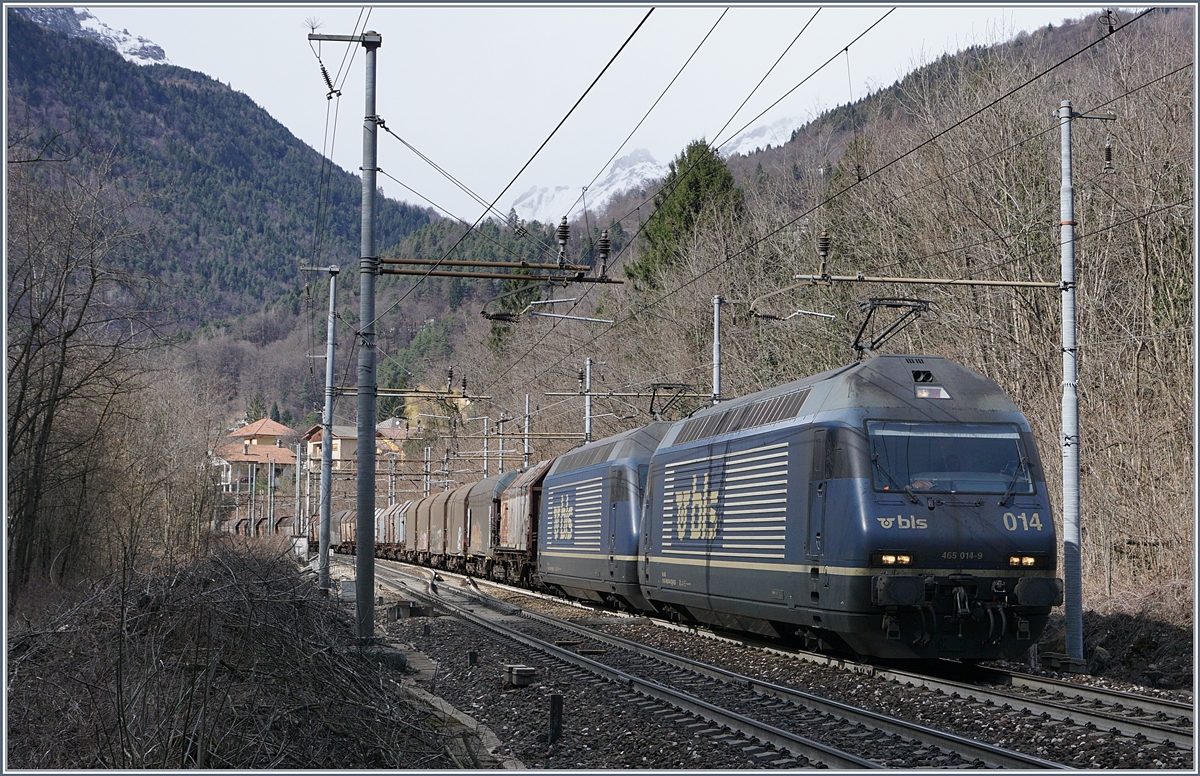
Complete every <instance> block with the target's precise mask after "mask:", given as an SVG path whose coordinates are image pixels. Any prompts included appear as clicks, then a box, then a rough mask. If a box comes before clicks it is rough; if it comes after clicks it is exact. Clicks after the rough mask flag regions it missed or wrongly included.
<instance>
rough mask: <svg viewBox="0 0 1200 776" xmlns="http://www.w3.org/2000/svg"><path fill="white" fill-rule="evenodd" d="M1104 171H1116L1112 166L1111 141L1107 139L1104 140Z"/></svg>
mask: <svg viewBox="0 0 1200 776" xmlns="http://www.w3.org/2000/svg"><path fill="white" fill-rule="evenodd" d="M1104 171H1105V172H1116V170H1114V169H1113V166H1112V142H1111V141H1109V140H1105V141H1104Z"/></svg>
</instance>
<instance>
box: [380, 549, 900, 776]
mask: <svg viewBox="0 0 1200 776" xmlns="http://www.w3.org/2000/svg"><path fill="white" fill-rule="evenodd" d="M393 571H394V570H393ZM406 592H408V593H411V594H414V595H417V596H419V597H421V598H425V599H427V600H430V601H433V602H435V603H436V604H438V605H439V606H444V607H446V608H447V609H450V610H451V611H452V612H453V613H454V614H455V615H457V616H459V617H461V618H463V619H464V620H468V621H470V622H473V623H475V624H476V625H479V626H480V627H482V628H485V629H487V630H491V631H493V632H496V633H500V634H502V635H504V636H507V637H508V638H510V639H513V640H514V641H516V642H518V643H520V644H524V645H525V646H528V647H532V648H534V649H536V650H538V651H540V652H544V653H546V654H548V655H551V656H553V657H556V658H558V659H559V660H562V661H563V662H565V663H567V664H568V665H574V666H577V667H579V668H583V669H585V670H587V671H589V672H591V673H593V674H596V675H598V676H601V677H603V678H605V679H608V680H609V681H611V682H614V683H616V684H618V685H624V686H626V687H628V688H630V689H631V690H634V691H636V692H639V693H641V694H642V695H645V696H646V697H648V698H651V699H653V700H656V701H660V702H662V703H666V704H669V705H671V706H673V707H675V708H677V709H679V710H681V711H683V712H686V713H688V714H691V715H693V716H695V717H697V718H699V719H703V720H706V721H708V722H711V723H713V724H715V725H721V726H724V727H728V728H729V729H731V730H734V731H736V732H738V733H741V734H742V735H744V736H747V737H753V738H755V739H757V740H758V741H760V742H761V743H765V744H770V745H771V746H774V747H775V748H777V749H784V750H787V751H788V752H789V753H792V754H801V755H803V756H804V757H806V758H808V759H809V760H815V761H819V762H822V763H824V764H826V765H827V766H829V767H830V768H840V769H854V770H863V769H876V768H883V767H884V766H883V765H881V764H879V763H877V762H873V761H871V760H866V759H864V758H861V757H857V756H855V755H852V754H850V753H848V752H843V751H840V750H838V749H835V748H833V747H831V746H826V745H825V744H822V743H820V742H818V741H813V740H811V739H808V738H805V737H803V736H798V735H796V734H794V733H791V732H788V731H786V730H780V729H779V728H776V727H774V726H771V725H767V724H765V723H763V722H759V721H758V720H755V719H751V718H750V717H746V716H743V715H741V714H738V713H737V712H734V711H730V710H728V709H722V708H720V707H719V706H714V705H713V704H711V703H709V702H707V701H704V700H701V699H700V698H696V697H694V696H691V695H688V694H686V693H682V692H679V691H678V690H675V689H672V688H670V687H664V686H663V685H660V684H658V683H656V682H651V681H649V680H646V679H642V678H640V677H637V676H634V675H632V674H627V673H625V672H624V671H619V670H617V669H615V668H612V667H610V666H606V665H604V664H603V663H600V662H597V661H595V660H592V659H591V658H588V657H585V656H583V655H579V654H576V653H574V652H572V651H571V650H569V649H565V648H564V647H559V646H556V645H554V644H551V643H549V642H546V641H542V640H541V639H538V638H535V637H533V636H530V635H528V634H525V633H521V632H520V631H519V630H516V629H514V628H510V627H509V626H507V625H504V624H503V623H500V622H496V621H494V620H489V619H487V618H486V617H481V616H479V615H477V614H475V613H474V612H473V611H471V610H470V609H468V608H467V607H465V606H460V605H458V604H455V603H452V602H450V601H448V600H446V598H444V597H442V596H440V595H434V594H427V593H421V592H420V591H415V590H412V588H408V587H407V586H406ZM513 608H514V609H518V610H519V609H520V607H515V606H514V607H513ZM521 611H522V613H524V611H523V610H521Z"/></svg>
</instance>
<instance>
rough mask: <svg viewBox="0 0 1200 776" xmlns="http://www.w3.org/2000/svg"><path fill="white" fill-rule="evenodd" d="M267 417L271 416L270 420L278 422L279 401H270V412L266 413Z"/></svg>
mask: <svg viewBox="0 0 1200 776" xmlns="http://www.w3.org/2000/svg"><path fill="white" fill-rule="evenodd" d="M268 417H269V418H271V420H273V421H275V422H276V423H278V422H279V402H277V401H273V402H271V412H270V414H269V415H268Z"/></svg>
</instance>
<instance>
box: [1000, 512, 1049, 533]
mask: <svg viewBox="0 0 1200 776" xmlns="http://www.w3.org/2000/svg"><path fill="white" fill-rule="evenodd" d="M1018 523H1019V524H1020V526H1021V530H1022V531H1028V530H1029V529H1030V528H1032V529H1033V530H1035V531H1040V530H1042V518H1040V517H1038V513H1037V512H1034V513H1033V514H1032V515H1029V516H1028V517H1026V516H1025V513H1024V512H1022V513H1021V514H1019V515H1014V514H1013V513H1012V512H1005V513H1004V527H1005V528H1007V529H1008V530H1010V531H1015V530H1017V524H1018Z"/></svg>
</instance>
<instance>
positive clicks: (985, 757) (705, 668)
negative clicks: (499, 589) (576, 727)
mask: <svg viewBox="0 0 1200 776" xmlns="http://www.w3.org/2000/svg"><path fill="white" fill-rule="evenodd" d="M521 615H522V616H523V617H527V618H529V619H532V620H536V621H538V622H543V623H546V624H549V625H553V626H555V627H559V628H562V629H564V630H568V631H571V632H573V633H577V634H579V635H582V636H586V637H587V638H590V639H593V640H595V641H599V642H602V643H606V644H610V645H612V646H615V647H621V648H623V649H628V650H630V651H633V652H635V653H637V654H642V655H646V656H649V657H653V658H654V659H656V660H660V661H662V662H664V663H667V664H668V665H673V666H675V667H676V668H682V669H684V670H686V671H692V672H694V673H697V674H700V675H701V676H706V677H708V678H710V679H716V680H718V681H722V682H728V683H730V684H735V685H738V686H740V687H744V688H746V689H748V690H751V691H752V692H755V693H758V694H760V695H766V696H771V697H775V698H779V699H780V700H784V701H788V702H791V703H794V704H797V705H803V706H807V707H809V708H812V709H814V710H816V711H820V712H822V713H824V714H830V715H833V716H837V717H841V718H843V719H847V720H849V721H850V722H854V723H858V724H862V725H866V726H868V727H873V728H876V729H878V730H881V731H883V732H885V733H889V734H892V735H898V736H904V737H911V738H916V739H918V740H920V741H922V742H923V743H925V744H930V745H935V746H938V747H942V748H945V749H949V750H952V751H955V752H957V753H958V754H960V755H962V756H963V757H964V758H967V759H977V760H980V761H981V762H983V763H985V764H987V765H989V766H991V767H994V768H1067V767H1069V766H1066V765H1061V764H1059V763H1054V762H1050V761H1049V760H1043V759H1041V758H1039V757H1033V756H1031V755H1027V754H1023V753H1021V752H1014V751H1011V750H1008V749H1004V748H1002V747H998V746H993V745H992V744H987V743H984V742H981V741H975V740H973V739H970V738H966V737H964V736H960V735H957V734H955V733H948V732H946V731H942V730H937V729H935V728H930V727H926V726H924V725H918V724H916V723H914V722H908V721H907V720H903V719H899V718H896V717H890V716H888V715H886V714H880V713H879V712H875V711H870V710H868V709H861V708H858V707H855V706H850V705H847V704H845V703H841V702H839V701H834V700H829V699H827V698H822V697H820V696H817V695H813V694H811V693H807V692H804V691H802V690H796V689H793V688H791V687H783V686H781V685H777V684H773V683H771V682H767V681H763V680H761V679H754V678H752V677H749V676H745V675H743V674H738V673H735V672H733V671H727V670H725V669H723V668H718V667H716V666H712V665H708V664H706V663H701V662H698V661H695V660H691V659H689V658H685V657H680V656H679V655H675V654H672V653H670V652H666V651H663V650H661V649H657V648H655V647H650V646H647V645H645V644H639V643H637V642H635V641H630V640H628V639H624V638H621V637H620V636H613V635H610V634H606V633H601V632H599V631H596V630H593V629H591V628H588V627H586V626H582V625H577V624H575V623H572V622H569V621H567V620H562V619H560V618H558V617H554V616H553V615H548V614H540V613H538V612H530V611H527V610H524V609H523V610H522V611H521Z"/></svg>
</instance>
